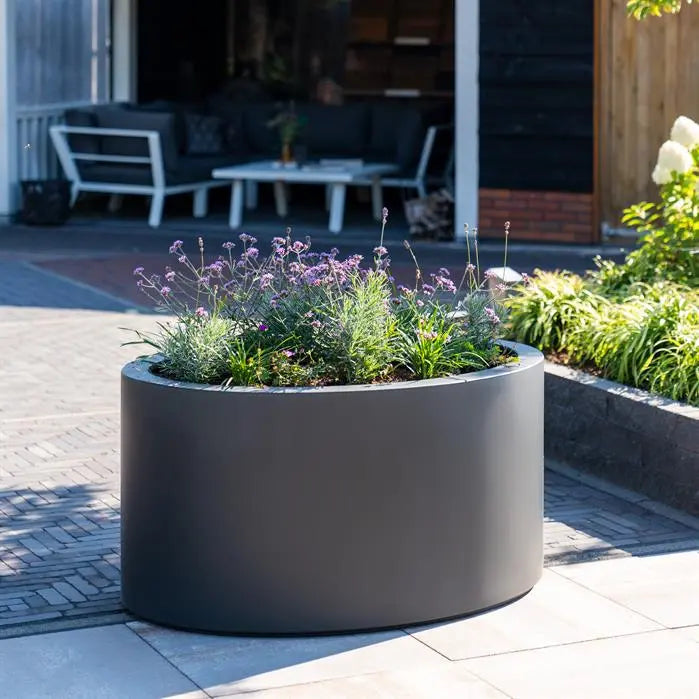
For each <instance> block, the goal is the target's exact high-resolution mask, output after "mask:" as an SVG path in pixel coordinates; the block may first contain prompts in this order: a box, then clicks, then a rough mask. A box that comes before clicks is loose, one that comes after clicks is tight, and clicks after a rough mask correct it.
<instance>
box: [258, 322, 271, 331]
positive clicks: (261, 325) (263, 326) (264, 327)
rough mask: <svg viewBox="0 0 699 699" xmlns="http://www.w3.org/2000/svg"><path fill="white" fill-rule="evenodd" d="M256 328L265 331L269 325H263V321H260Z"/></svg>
mask: <svg viewBox="0 0 699 699" xmlns="http://www.w3.org/2000/svg"><path fill="white" fill-rule="evenodd" d="M257 329H258V330H259V331H260V332H265V330H269V326H267V325H265V324H264V323H260V324H259V325H258V326H257Z"/></svg>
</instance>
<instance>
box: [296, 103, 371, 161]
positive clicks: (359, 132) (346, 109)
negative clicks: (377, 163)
mask: <svg viewBox="0 0 699 699" xmlns="http://www.w3.org/2000/svg"><path fill="white" fill-rule="evenodd" d="M299 114H300V115H301V116H303V117H305V118H306V120H307V121H306V125H305V127H304V129H303V131H302V133H301V135H300V137H299V140H300V142H302V143H304V144H305V145H306V146H308V150H309V152H310V154H311V155H312V156H313V157H327V156H329V155H331V154H333V155H339V156H341V157H353V156H354V157H362V156H363V155H364V152H365V150H366V147H367V140H368V135H369V109H368V108H367V106H366V105H365V104H347V105H341V106H327V105H322V104H305V105H302V106H300V107H299Z"/></svg>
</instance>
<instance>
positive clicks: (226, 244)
mask: <svg viewBox="0 0 699 699" xmlns="http://www.w3.org/2000/svg"><path fill="white" fill-rule="evenodd" d="M221 247H222V248H225V249H226V250H232V249H233V248H234V247H235V243H231V242H230V241H228V242H225V243H224V244H223V245H222V246H221Z"/></svg>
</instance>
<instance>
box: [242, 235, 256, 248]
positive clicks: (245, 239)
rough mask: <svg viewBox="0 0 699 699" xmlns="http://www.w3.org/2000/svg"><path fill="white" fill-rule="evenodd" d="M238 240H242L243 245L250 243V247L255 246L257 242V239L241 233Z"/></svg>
mask: <svg viewBox="0 0 699 699" xmlns="http://www.w3.org/2000/svg"><path fill="white" fill-rule="evenodd" d="M238 238H240V240H241V241H242V242H243V243H250V245H254V244H255V243H256V242H257V238H253V237H252V236H251V235H248V234H247V233H241V234H240V235H239V236H238Z"/></svg>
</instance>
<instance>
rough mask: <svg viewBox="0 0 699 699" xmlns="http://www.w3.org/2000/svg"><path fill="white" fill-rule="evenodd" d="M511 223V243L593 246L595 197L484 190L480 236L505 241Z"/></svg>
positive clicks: (481, 199)
mask: <svg viewBox="0 0 699 699" xmlns="http://www.w3.org/2000/svg"><path fill="white" fill-rule="evenodd" d="M505 221H509V222H510V239H511V240H537V241H541V242H546V241H551V242H562V243H592V242H597V240H598V236H597V235H596V232H595V231H594V230H593V222H592V194H577V193H566V192H530V191H525V190H515V189H481V190H480V193H479V221H478V225H479V228H480V234H481V236H482V237H483V238H502V236H503V229H504V228H503V227H504V224H505Z"/></svg>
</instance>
